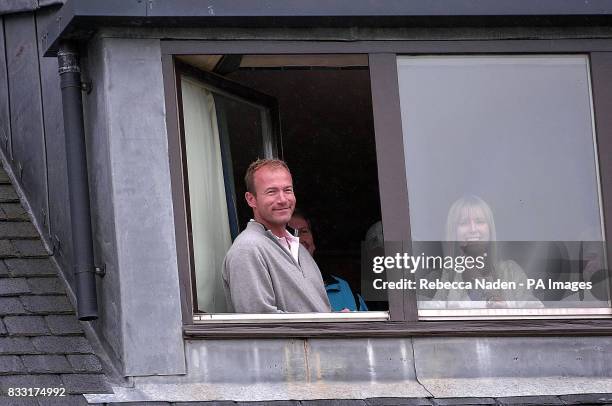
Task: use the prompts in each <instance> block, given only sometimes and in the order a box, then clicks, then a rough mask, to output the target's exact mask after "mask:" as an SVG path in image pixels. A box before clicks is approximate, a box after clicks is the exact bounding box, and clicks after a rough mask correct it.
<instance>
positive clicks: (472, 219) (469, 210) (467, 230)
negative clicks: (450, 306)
mask: <svg viewBox="0 0 612 406" xmlns="http://www.w3.org/2000/svg"><path fill="white" fill-rule="evenodd" d="M496 240H497V236H496V230H495V221H494V219H493V212H492V211H491V208H490V207H489V205H488V204H487V203H486V202H485V201H484V200H482V199H481V198H479V197H478V196H474V195H468V196H464V197H462V198H460V199H458V200H457V201H456V202H455V203H453V205H452V206H451V208H450V209H449V211H448V217H447V221H446V241H447V242H446V243H445V251H446V252H445V255H448V256H451V257H453V258H457V257H459V256H470V257H473V258H476V257H478V256H483V257H484V258H485V260H484V263H485V266H484V268H483V269H472V270H465V271H463V272H462V273H457V272H456V271H454V270H446V271H444V272H446V273H447V274H449V273H450V275H448V276H449V277H450V278H451V279H453V278H454V280H459V281H461V280H462V281H469V282H471V283H472V285H473V286H474V285H475V283H474V282H475V279H477V278H478V279H484V280H485V281H487V282H494V281H496V280H500V281H502V282H516V285H517V289H497V290H492V289H470V290H461V289H456V290H449V291H448V296H447V300H448V301H449V302H452V301H467V302H468V303H463V304H459V303H455V305H456V306H458V307H462V305H463V306H467V307H478V304H480V306H481V307H500V308H514V307H541V305H542V303H541V302H540V301H539V300H538V299H537V298H536V297H535V296H534V295H533V294H532V293H531V292H530V291H529V290H527V289H526V286H527V283H526V282H527V276H526V275H525V272H524V271H523V269H522V268H521V267H520V265H518V264H517V263H516V262H515V261H513V260H504V261H500V260H499V259H498V257H497V247H496V244H495V243H494V242H495V241H496ZM521 284H522V286H521ZM475 302H478V304H477V303H475Z"/></svg>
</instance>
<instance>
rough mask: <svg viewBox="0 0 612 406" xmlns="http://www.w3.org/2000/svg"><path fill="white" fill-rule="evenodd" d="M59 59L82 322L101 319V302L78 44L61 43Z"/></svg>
mask: <svg viewBox="0 0 612 406" xmlns="http://www.w3.org/2000/svg"><path fill="white" fill-rule="evenodd" d="M57 59H58V65H59V75H60V86H61V89H62V109H63V113H64V133H65V138H66V164H67V170H68V195H69V196H70V218H71V223H72V246H73V248H74V256H73V271H74V277H75V285H76V297H77V312H78V317H79V320H95V319H97V318H98V300H97V294H96V277H95V269H94V259H93V239H92V231H91V210H90V207H89V182H88V179H87V155H86V151H85V126H84V124H83V99H82V97H81V91H82V85H81V68H80V64H79V53H78V49H77V47H76V45H75V44H74V43H71V42H63V43H62V44H60V49H59V52H58V53H57Z"/></svg>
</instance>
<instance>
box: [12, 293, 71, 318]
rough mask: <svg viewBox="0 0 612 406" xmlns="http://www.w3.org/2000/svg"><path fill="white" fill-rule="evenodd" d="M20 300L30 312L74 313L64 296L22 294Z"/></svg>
mask: <svg viewBox="0 0 612 406" xmlns="http://www.w3.org/2000/svg"><path fill="white" fill-rule="evenodd" d="M21 302H22V303H23V306H24V307H25V308H26V310H28V311H30V312H32V313H37V314H50V313H74V310H73V309H72V305H71V304H70V302H69V301H68V298H67V297H66V296H22V297H21Z"/></svg>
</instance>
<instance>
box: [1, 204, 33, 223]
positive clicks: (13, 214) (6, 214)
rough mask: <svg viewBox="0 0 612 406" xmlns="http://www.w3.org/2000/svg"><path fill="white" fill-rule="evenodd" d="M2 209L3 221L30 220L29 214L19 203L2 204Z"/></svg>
mask: <svg viewBox="0 0 612 406" xmlns="http://www.w3.org/2000/svg"><path fill="white" fill-rule="evenodd" d="M0 209H2V215H3V216H2V220H13V221H14V220H20V221H29V220H30V217H29V216H28V213H27V212H26V211H25V210H24V209H23V207H21V204H19V203H0Z"/></svg>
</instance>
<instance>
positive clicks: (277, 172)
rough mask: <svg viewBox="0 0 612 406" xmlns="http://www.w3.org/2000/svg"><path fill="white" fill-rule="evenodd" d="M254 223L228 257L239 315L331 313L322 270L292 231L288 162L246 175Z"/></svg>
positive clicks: (227, 279) (228, 286)
mask: <svg viewBox="0 0 612 406" xmlns="http://www.w3.org/2000/svg"><path fill="white" fill-rule="evenodd" d="M244 180H245V183H246V188H247V192H246V193H245V198H246V201H247V204H248V205H249V206H250V207H251V208H252V209H253V219H252V220H251V221H250V222H249V223H248V225H247V227H246V229H245V230H244V231H243V232H241V233H240V235H238V237H237V238H236V240H235V241H234V243H233V244H232V247H231V248H230V249H229V251H228V252H227V254H226V256H225V262H224V264H223V286H224V290H225V296H226V298H227V301H228V305H229V308H230V310H231V311H234V312H237V313H283V312H329V311H331V309H330V307H329V301H328V299H327V295H326V293H325V288H324V287H323V280H322V279H321V272H320V271H319V268H318V267H317V264H316V263H315V262H314V260H313V259H312V257H311V256H310V254H309V253H308V251H306V249H305V248H304V247H303V246H302V245H300V243H299V239H298V238H297V237H294V236H292V235H291V234H290V233H289V232H288V231H287V229H286V226H287V223H288V222H289V220H290V219H291V215H292V214H293V210H294V209H295V195H294V193H293V181H292V178H291V173H290V172H289V168H288V167H287V165H286V164H285V162H283V161H281V160H278V159H260V160H257V161H255V162H253V163H252V164H251V165H250V166H249V168H248V169H247V172H246V175H245V178H244Z"/></svg>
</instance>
